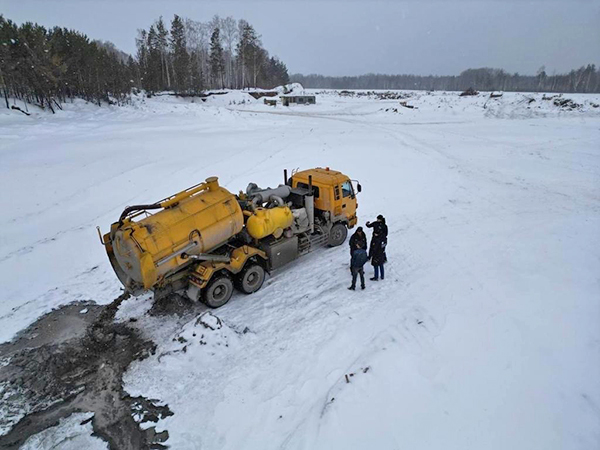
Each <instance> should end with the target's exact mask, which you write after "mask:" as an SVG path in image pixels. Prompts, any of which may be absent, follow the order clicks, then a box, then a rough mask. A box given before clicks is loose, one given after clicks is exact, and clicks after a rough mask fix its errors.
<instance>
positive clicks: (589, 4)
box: [0, 0, 600, 75]
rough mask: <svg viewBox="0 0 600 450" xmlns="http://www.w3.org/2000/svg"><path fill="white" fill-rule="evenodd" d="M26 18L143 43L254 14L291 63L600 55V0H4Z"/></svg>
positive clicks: (414, 63)
mask: <svg viewBox="0 0 600 450" xmlns="http://www.w3.org/2000/svg"><path fill="white" fill-rule="evenodd" d="M0 13H1V14H3V15H4V16H5V17H6V18H10V19H12V20H14V21H16V22H18V23H21V22H23V21H34V22H38V23H41V24H43V25H46V26H54V25H60V26H65V27H68V28H74V29H77V30H79V31H82V32H84V33H86V34H87V35H88V36H89V37H91V38H93V39H102V40H109V41H112V42H114V43H115V44H116V45H117V46H118V47H119V48H121V49H122V50H124V51H126V52H128V53H132V54H133V53H135V41H134V39H135V35H136V30H137V29H138V28H148V26H149V25H150V24H151V23H152V22H153V21H154V19H156V18H158V17H159V16H161V15H162V16H163V17H164V18H165V19H167V20H168V21H170V19H171V18H172V16H173V14H175V13H176V14H179V15H180V16H185V17H189V18H191V19H195V20H200V21H207V20H209V19H210V18H211V17H212V16H213V15H214V14H219V15H221V16H228V15H231V16H234V17H235V18H236V19H240V18H244V19H246V20H248V21H249V22H250V23H251V24H252V25H254V27H255V28H256V29H257V31H258V32H259V33H260V34H261V35H262V40H263V44H264V46H265V48H266V49H267V50H268V51H269V52H270V53H271V54H274V55H277V56H279V57H280V58H281V59H282V60H283V61H284V62H285V63H286V64H287V66H288V69H289V71H290V73H296V72H300V73H305V74H308V73H321V74H324V75H359V74H363V73H369V72H376V73H414V74H422V75H425V74H436V75H454V74H458V73H460V72H461V71H462V70H464V69H466V68H470V67H471V68H474V67H497V68H503V69H505V70H508V71H509V72H520V73H524V74H534V73H535V72H536V71H537V70H538V68H539V67H540V66H542V65H545V66H546V70H547V72H548V73H552V71H554V70H556V71H557V72H562V71H568V70H570V69H572V68H575V67H578V66H581V65H583V64H587V63H596V64H599V63H600V0H581V1H577V0H560V1H559V0H547V1H533V2H531V1H519V0H512V1H500V0H472V1H428V0H421V1H416V0H415V1H400V0H396V1H373V0H371V1H369V0H351V1H348V0H347V1H343V2H340V1H328V0H321V1H306V0H295V1H294V0H272V1H254V0H246V1H223V0H221V1H202V0H170V1H167V0H160V1H155V0H150V1H148V0H128V1H125V0H121V1H117V0H106V1H103V0H62V1H54V0H0Z"/></svg>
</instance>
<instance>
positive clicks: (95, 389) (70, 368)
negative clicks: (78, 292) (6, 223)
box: [0, 296, 172, 450]
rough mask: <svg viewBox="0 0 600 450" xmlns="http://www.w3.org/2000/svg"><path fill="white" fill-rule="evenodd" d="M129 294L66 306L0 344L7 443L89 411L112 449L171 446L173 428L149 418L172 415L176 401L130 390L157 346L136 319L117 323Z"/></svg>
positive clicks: (1, 428)
mask: <svg viewBox="0 0 600 450" xmlns="http://www.w3.org/2000/svg"><path fill="white" fill-rule="evenodd" d="M125 298H126V296H121V297H119V298H117V299H116V300H115V301H114V302H113V303H111V304H110V305H106V306H99V305H96V304H95V303H91V302H80V303H74V304H70V305H67V306H64V307H62V308H60V309H57V310H55V311H52V312H50V313H48V314H46V315H45V316H43V317H42V318H40V319H39V320H38V321H37V322H36V323H34V324H33V325H31V326H30V327H29V328H27V329H25V330H23V331H22V332H21V333H19V335H18V336H17V337H16V339H15V340H13V341H12V342H10V343H6V344H2V345H0V398H2V403H3V406H2V411H1V413H0V433H5V434H4V435H2V436H0V448H6V449H17V448H19V447H20V446H21V445H22V444H23V442H25V440H26V439H27V438H29V437H30V436H32V435H34V434H37V433H39V432H40V431H42V430H44V429H46V428H48V427H51V426H54V425H56V424H58V422H59V420H60V419H61V418H65V417H68V416H69V415H71V414H72V413H74V412H87V411H91V412H93V413H94V417H93V419H92V425H93V429H94V434H95V435H97V436H99V437H101V438H102V439H104V440H105V441H106V442H107V443H108V444H109V447H110V448H111V449H118V450H130V449H131V450H133V449H135V450H140V449H156V448H166V445H165V444H163V443H164V442H165V441H166V440H167V439H168V432H167V431H163V432H161V433H156V432H155V429H154V427H152V426H149V427H148V426H147V425H149V424H148V423H147V422H157V421H158V420H159V419H160V418H162V417H166V416H169V415H172V412H171V411H170V410H169V407H168V406H167V405H161V404H160V403H159V401H157V400H151V399H145V398H142V397H137V398H132V397H130V396H128V395H127V393H126V392H125V391H124V390H123V386H122V375H123V372H124V371H125V370H126V369H127V367H128V366H129V364H130V363H131V362H132V361H134V360H136V359H143V358H145V357H146V356H147V355H149V354H150V353H153V352H154V351H155V345H154V343H153V342H151V341H148V340H145V339H143V338H142V337H141V336H140V334H139V332H138V331H137V330H136V329H134V328H132V327H131V326H129V324H127V323H115V321H114V317H115V313H116V312H117V309H118V308H119V305H120V304H121V302H122V301H123V300H124V299H125ZM143 423H145V425H143V426H142V427H140V425H141V424H143ZM142 428H145V429H142Z"/></svg>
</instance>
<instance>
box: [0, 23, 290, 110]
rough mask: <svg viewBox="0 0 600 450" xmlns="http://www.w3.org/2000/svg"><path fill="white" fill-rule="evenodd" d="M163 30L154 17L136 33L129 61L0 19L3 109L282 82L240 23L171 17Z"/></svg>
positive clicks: (73, 34) (283, 72) (93, 44)
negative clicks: (139, 92)
mask: <svg viewBox="0 0 600 450" xmlns="http://www.w3.org/2000/svg"><path fill="white" fill-rule="evenodd" d="M169 28H170V29H167V27H166V26H165V24H164V22H163V20H162V18H161V19H159V20H157V21H156V22H155V23H154V24H153V25H152V26H150V28H149V30H148V31H145V30H140V31H139V32H138V38H137V40H136V43H137V49H138V52H137V55H136V57H135V58H134V57H132V56H131V55H128V54H126V53H124V52H122V51H120V50H118V49H117V48H116V47H115V46H114V45H113V44H112V43H110V42H101V41H92V40H90V39H89V38H88V37H87V36H86V35H85V34H83V33H80V32H78V31H75V30H68V29H66V28H60V27H54V28H50V29H47V28H45V27H43V26H41V25H38V24H34V23H31V22H27V23H24V24H22V25H20V26H19V25H17V24H16V23H15V22H13V21H11V20H9V19H5V18H4V17H3V16H2V15H0V95H1V96H2V97H3V99H4V103H5V104H6V107H7V108H11V107H13V105H11V99H12V100H13V102H14V100H21V101H22V102H23V103H24V104H25V105H27V104H33V105H37V106H40V107H41V108H47V109H49V110H51V111H52V112H54V111H55V110H56V109H57V108H58V109H60V108H62V104H63V103H64V102H65V101H67V100H69V99H70V100H72V99H74V98H82V99H84V100H87V101H90V102H94V103H96V104H98V105H101V104H102V102H107V103H112V104H122V103H123V102H127V101H128V99H129V98H130V94H131V92H132V90H134V89H144V90H146V91H147V92H148V93H150V94H152V93H155V92H158V91H164V90H169V91H173V92H175V93H176V94H181V95H197V94H200V93H202V92H203V91H204V90H206V89H212V88H224V87H228V88H245V87H265V88H271V87H274V86H277V85H281V84H287V83H288V82H289V76H288V72H287V68H286V66H285V64H283V63H282V62H281V61H280V60H279V59H277V58H276V57H271V56H269V53H268V52H267V51H266V50H265V49H264V48H263V46H262V43H261V40H260V36H259V35H258V34H257V33H256V31H255V30H254V28H253V27H252V26H251V25H250V24H249V23H248V22H246V21H244V20H240V21H235V20H234V19H233V18H231V17H228V18H226V19H221V18H219V17H215V18H213V20H212V21H211V22H209V23H202V22H196V21H193V20H190V19H182V18H180V17H179V16H175V17H174V18H173V20H172V21H171V23H170V27H169ZM25 107H26V106H25Z"/></svg>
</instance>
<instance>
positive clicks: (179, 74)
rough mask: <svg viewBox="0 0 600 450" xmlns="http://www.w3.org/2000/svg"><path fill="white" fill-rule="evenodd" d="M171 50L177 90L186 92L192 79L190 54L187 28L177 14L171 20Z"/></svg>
mask: <svg viewBox="0 0 600 450" xmlns="http://www.w3.org/2000/svg"><path fill="white" fill-rule="evenodd" d="M171 52H172V55H173V58H172V60H173V80H174V85H175V91H176V92H178V93H182V92H186V91H187V90H188V89H189V81H190V55H189V54H188V52H187V48H186V39H185V28H184V26H183V21H182V20H181V18H180V17H179V16H178V15H177V14H175V16H174V17H173V21H172V22H171Z"/></svg>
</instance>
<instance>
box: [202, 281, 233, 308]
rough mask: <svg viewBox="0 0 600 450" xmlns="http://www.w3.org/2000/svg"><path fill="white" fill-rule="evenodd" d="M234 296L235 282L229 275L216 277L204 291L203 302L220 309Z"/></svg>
mask: <svg viewBox="0 0 600 450" xmlns="http://www.w3.org/2000/svg"><path fill="white" fill-rule="evenodd" d="M232 294H233V282H232V281H231V278H229V277H228V276H227V275H215V276H214V277H213V279H212V280H210V282H209V283H208V286H206V288H204V289H203V290H202V300H203V301H204V303H205V304H206V306H209V307H211V308H220V307H221V306H223V305H224V304H225V303H227V302H228V301H229V299H230V298H231V295H232Z"/></svg>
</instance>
